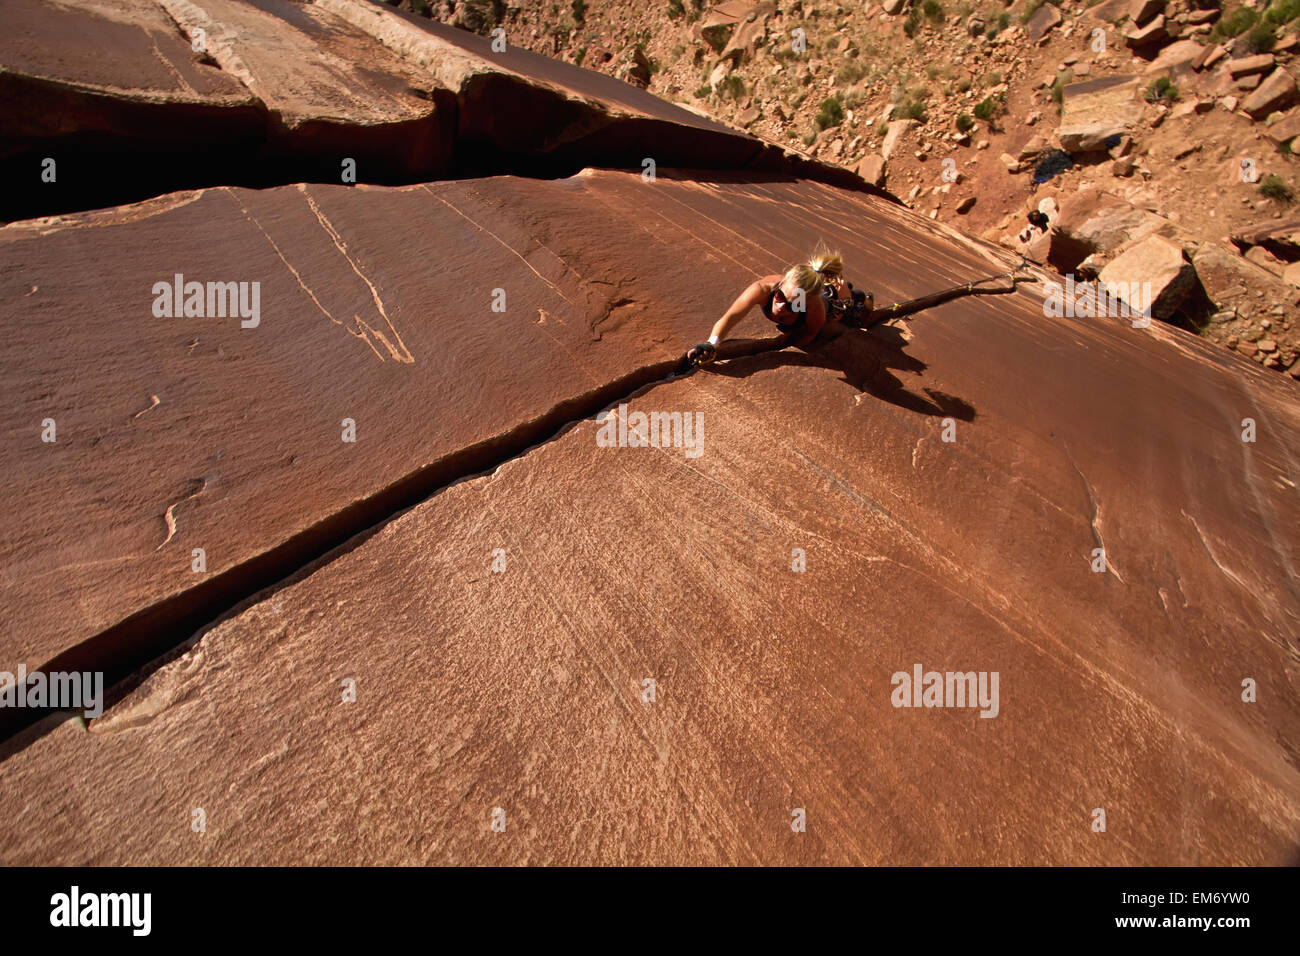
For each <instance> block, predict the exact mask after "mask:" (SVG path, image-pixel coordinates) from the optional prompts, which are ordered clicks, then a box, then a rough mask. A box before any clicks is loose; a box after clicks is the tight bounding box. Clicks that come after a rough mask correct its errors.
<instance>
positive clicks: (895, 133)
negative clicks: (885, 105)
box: [880, 119, 917, 159]
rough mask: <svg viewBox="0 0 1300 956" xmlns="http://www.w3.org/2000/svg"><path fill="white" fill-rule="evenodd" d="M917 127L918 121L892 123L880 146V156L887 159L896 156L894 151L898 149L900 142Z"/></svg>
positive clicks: (894, 121)
mask: <svg viewBox="0 0 1300 956" xmlns="http://www.w3.org/2000/svg"><path fill="white" fill-rule="evenodd" d="M916 125H917V121H916V120H910V119H909V120H892V121H890V124H889V129H888V130H887V131H886V132H885V138H884V140H883V141H882V142H881V144H880V155H881V156H882V157H884V158H885V159H889V157H890V156H892V155H894V150H896V149H897V148H898V144H899V142H900V141H901V140H902V139H903V137H904V136H906V135H907V134H908V133H909V132H910V131H911V130H912V129H913V128H914V127H915V126H916Z"/></svg>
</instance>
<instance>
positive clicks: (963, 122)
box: [957, 113, 975, 133]
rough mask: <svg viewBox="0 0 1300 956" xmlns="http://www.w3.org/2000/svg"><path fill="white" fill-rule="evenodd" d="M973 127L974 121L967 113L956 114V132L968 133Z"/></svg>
mask: <svg viewBox="0 0 1300 956" xmlns="http://www.w3.org/2000/svg"><path fill="white" fill-rule="evenodd" d="M974 127H975V120H974V119H972V118H971V115H970V114H969V113H958V114H957V132H959V133H969V132H970V131H971V130H972V129H973V128H974Z"/></svg>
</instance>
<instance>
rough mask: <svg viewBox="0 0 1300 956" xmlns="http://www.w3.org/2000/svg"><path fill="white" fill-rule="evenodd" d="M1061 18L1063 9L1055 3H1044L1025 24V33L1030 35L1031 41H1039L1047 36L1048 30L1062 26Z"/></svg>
mask: <svg viewBox="0 0 1300 956" xmlns="http://www.w3.org/2000/svg"><path fill="white" fill-rule="evenodd" d="M1061 19H1062V18H1061V11H1060V10H1058V9H1057V8H1056V5H1055V4H1051V3H1044V4H1043V5H1042V6H1041V7H1039V8H1038V9H1037V10H1036V11H1035V12H1034V15H1033V16H1032V17H1030V18H1029V22H1028V23H1026V24H1025V33H1026V35H1027V36H1028V37H1029V42H1030V43H1038V42H1039V41H1040V40H1042V39H1043V37H1045V36H1047V33H1048V31H1050V30H1052V29H1054V28H1055V27H1058V26H1060V24H1061Z"/></svg>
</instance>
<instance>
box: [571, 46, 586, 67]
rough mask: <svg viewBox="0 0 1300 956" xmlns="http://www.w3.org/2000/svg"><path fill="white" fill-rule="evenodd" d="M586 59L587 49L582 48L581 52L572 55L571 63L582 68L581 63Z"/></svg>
mask: <svg viewBox="0 0 1300 956" xmlns="http://www.w3.org/2000/svg"><path fill="white" fill-rule="evenodd" d="M586 58H587V48H586V47H585V46H584V47H583V48H582V49H581V50H579V51H578V52H577V53H575V54H574V55H573V62H574V63H575V64H576V65H577V66H582V61H583V60H585V59H586Z"/></svg>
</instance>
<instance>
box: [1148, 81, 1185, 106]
mask: <svg viewBox="0 0 1300 956" xmlns="http://www.w3.org/2000/svg"><path fill="white" fill-rule="evenodd" d="M1178 95H1179V94H1178V87H1176V86H1174V81H1173V80H1171V79H1170V78H1169V77H1167V76H1161V77H1157V78H1156V79H1154V80H1152V81H1151V84H1150V85H1149V86H1148V87H1147V88H1146V92H1145V93H1143V94H1142V96H1143V98H1144V99H1145V100H1146V101H1147V102H1148V103H1159V102H1160V101H1161V100H1168V101H1169V102H1171V103H1173V102H1177V100H1178Z"/></svg>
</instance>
